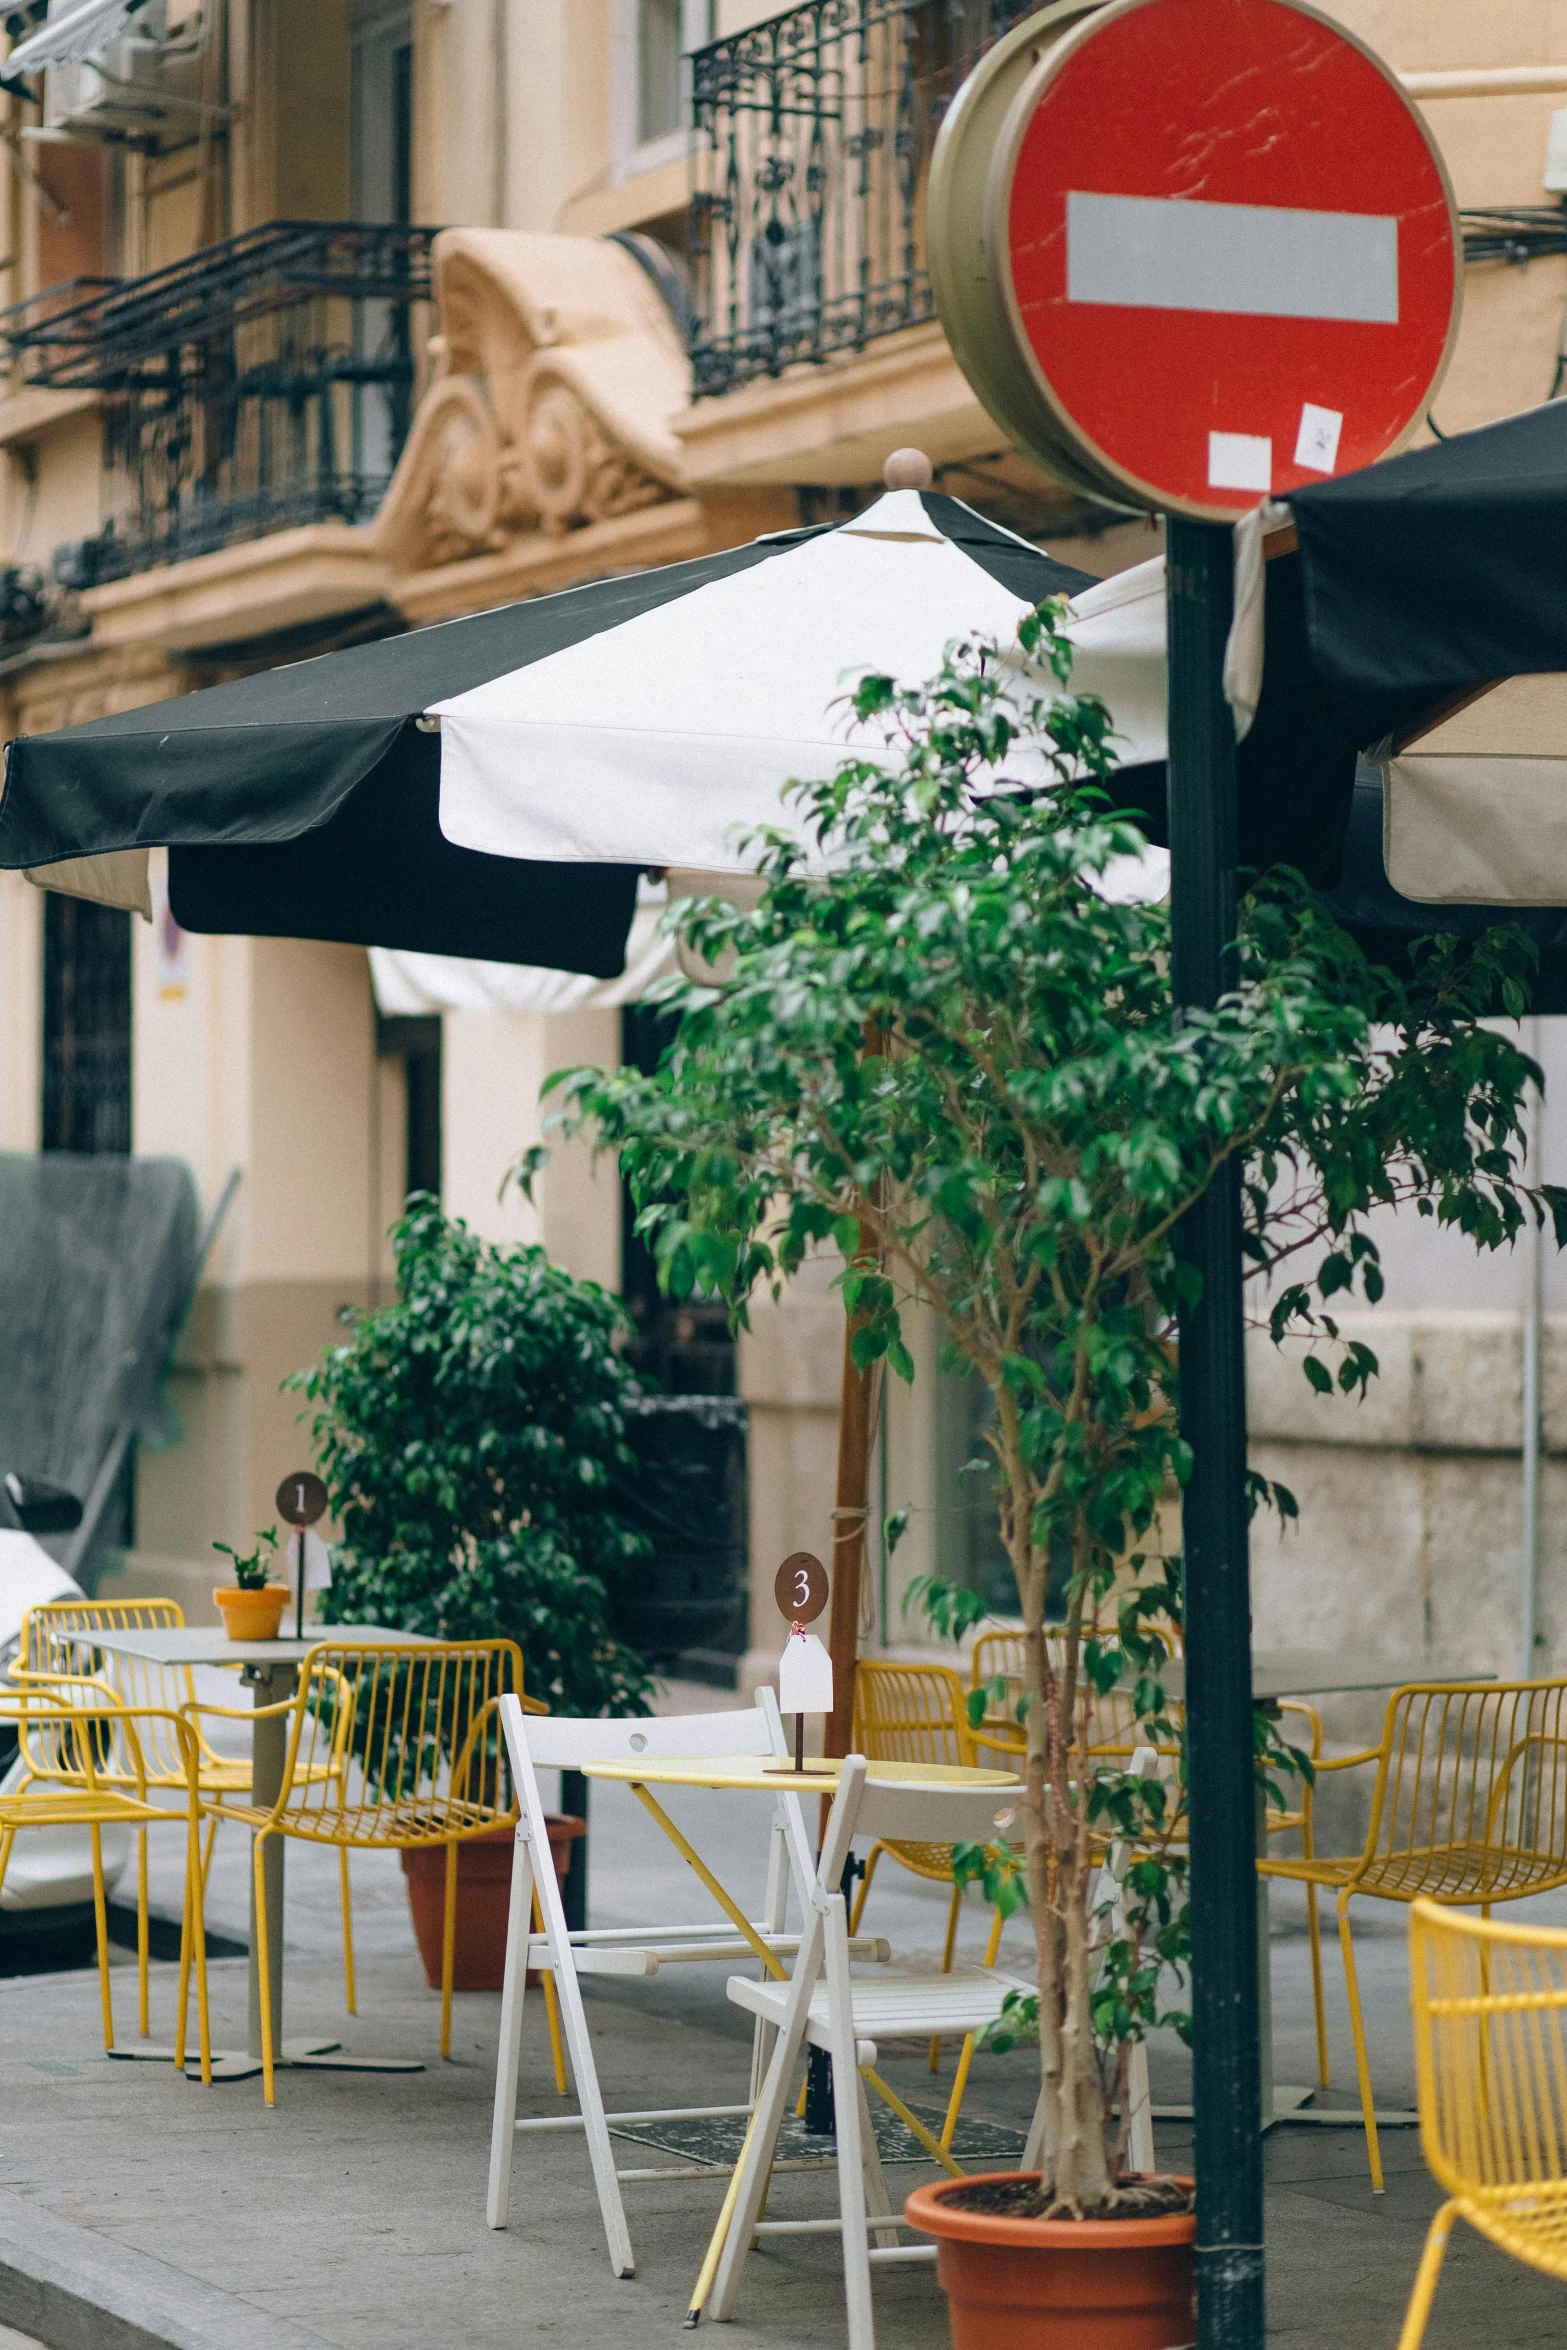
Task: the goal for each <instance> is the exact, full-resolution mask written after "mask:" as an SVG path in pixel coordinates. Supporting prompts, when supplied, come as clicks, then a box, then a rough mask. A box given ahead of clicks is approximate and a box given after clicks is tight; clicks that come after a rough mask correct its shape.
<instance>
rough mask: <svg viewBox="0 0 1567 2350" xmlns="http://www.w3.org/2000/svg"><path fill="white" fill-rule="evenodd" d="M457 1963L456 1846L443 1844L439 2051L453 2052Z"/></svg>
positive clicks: (444, 2052)
mask: <svg viewBox="0 0 1567 2350" xmlns="http://www.w3.org/2000/svg"><path fill="white" fill-rule="evenodd" d="M456 1963H457V1846H456V1844H455V1843H451V1844H448V1845H447V1847H446V1907H445V1914H444V1916H443V1918H442V1922H441V2054H442V2056H443V2057H449V2056H450V2055H451V2053H452V1975H453V1972H454V1970H455V1968H456Z"/></svg>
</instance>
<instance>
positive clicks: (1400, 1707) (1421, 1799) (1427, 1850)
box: [1257, 1681, 1567, 2195]
mask: <svg viewBox="0 0 1567 2350" xmlns="http://www.w3.org/2000/svg"><path fill="white" fill-rule="evenodd" d="M1367 1763H1375V1764H1376V1766H1377V1775H1376V1783H1375V1786H1374V1788H1373V1790H1372V1796H1371V1819H1370V1824H1369V1826H1368V1827H1367V1830H1366V1841H1365V1844H1364V1847H1363V1848H1362V1850H1361V1851H1360V1852H1358V1853H1346V1854H1341V1855H1326V1854H1324V1855H1318V1854H1316V1853H1315V1852H1313V1851H1312V1850H1311V1848H1310V1845H1309V1841H1308V1849H1307V1851H1306V1852H1305V1853H1304V1854H1303V1855H1302V1857H1301V1858H1300V1859H1299V1860H1291V1859H1282V1860H1274V1859H1272V1858H1269V1859H1267V1860H1261V1861H1259V1862H1258V1863H1257V1866H1258V1868H1259V1869H1261V1870H1262V1871H1263V1872H1264V1873H1265V1874H1266V1875H1269V1876H1274V1877H1287V1878H1293V1879H1294V1880H1295V1881H1296V1882H1298V1883H1300V1884H1304V1885H1305V1886H1306V1887H1307V1888H1308V1892H1309V1891H1311V1890H1313V1889H1315V1888H1316V1887H1317V1886H1328V1887H1331V1888H1332V1890H1333V1891H1335V1892H1336V1893H1337V1895H1338V1926H1339V1943H1340V1947H1341V1948H1342V1950H1343V1953H1344V1980H1345V1987H1346V1990H1347V1992H1348V1997H1349V2021H1350V2029H1351V2031H1352V2032H1353V2034H1354V2040H1355V2072H1356V2077H1357V2079H1358V2082H1359V2086H1360V2104H1361V2111H1362V2113H1363V2115H1364V2117H1365V2125H1366V2150H1367V2154H1368V2156H1369V2158H1370V2163H1371V2183H1372V2187H1373V2189H1374V2190H1375V2192H1376V2193H1377V2194H1379V2195H1380V2194H1381V2192H1382V2154H1381V2148H1380V2147H1379V2145H1378V2143H1377V2124H1376V2113H1375V2109H1374V2105H1373V2100H1372V2094H1371V2067H1370V2063H1369V2060H1368V2058H1367V2055H1366V2035H1365V2026H1364V2024H1363V2022H1362V2020H1361V2012H1360V1987H1359V1984H1358V1982H1357V1980H1356V1976H1355V1950H1354V1943H1353V1940H1352V1939H1351V1935H1350V1926H1349V1905H1350V1903H1351V1901H1352V1900H1354V1899H1355V1897H1356V1896H1357V1895H1359V1894H1366V1895H1369V1896H1373V1897H1375V1898H1376V1899H1378V1900H1381V1901H1408V1902H1412V1901H1415V1900H1417V1899H1421V1898H1424V1899H1425V1900H1427V1901H1435V1902H1440V1903H1442V1904H1443V1905H1444V1906H1446V1905H1452V1906H1454V1907H1458V1908H1468V1907H1473V1908H1478V1909H1479V1910H1481V1911H1482V1913H1483V1914H1485V1915H1489V1913H1490V1909H1491V1905H1492V1903H1493V1902H1497V1901H1519V1900H1522V1899H1523V1897H1524V1896H1525V1895H1526V1894H1530V1893H1545V1892H1548V1891H1550V1890H1551V1888H1552V1887H1553V1886H1557V1885H1564V1884H1567V1681H1511V1682H1495V1681H1493V1682H1473V1681H1471V1682H1439V1681H1425V1682H1415V1683H1411V1684H1409V1685H1407V1686H1406V1687H1404V1688H1402V1689H1396V1690H1395V1691H1394V1692H1393V1695H1392V1696H1391V1697H1390V1698H1389V1699H1388V1704H1387V1712H1386V1715H1385V1717H1384V1722H1383V1730H1382V1741H1381V1744H1380V1745H1378V1746H1370V1747H1367V1748H1365V1749H1364V1750H1363V1751H1362V1752H1360V1753H1357V1754H1344V1755H1331V1756H1328V1757H1327V1758H1326V1759H1325V1760H1323V1761H1320V1762H1319V1763H1318V1764H1317V1771H1318V1774H1319V1777H1320V1775H1321V1774H1323V1773H1325V1772H1328V1771H1347V1770H1354V1769H1356V1768H1357V1767H1360V1766H1363V1765H1365V1764H1367ZM1311 1809H1312V1791H1311V1790H1310V1789H1309V1788H1308V1790H1307V1794H1306V1804H1305V1810H1306V1814H1307V1828H1308V1838H1309V1827H1310V1814H1311ZM1316 1996H1317V2044H1318V2050H1319V2061H1320V2062H1321V2069H1322V2077H1323V2080H1324V2083H1325V2082H1326V2078H1327V2066H1326V2062H1325V2054H1326V2030H1325V2024H1324V2018H1323V2010H1322V1990H1321V1975H1320V1972H1319V1973H1318V1975H1317V1979H1316Z"/></svg>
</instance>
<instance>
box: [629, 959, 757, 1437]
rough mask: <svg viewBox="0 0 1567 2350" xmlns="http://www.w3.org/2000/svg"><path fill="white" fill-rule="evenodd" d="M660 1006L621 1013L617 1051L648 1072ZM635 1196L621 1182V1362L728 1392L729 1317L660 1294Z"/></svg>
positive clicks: (685, 1390)
mask: <svg viewBox="0 0 1567 2350" xmlns="http://www.w3.org/2000/svg"><path fill="white" fill-rule="evenodd" d="M679 1019H680V1016H679V1014H678V1013H677V1012H671V1011H667V1010H666V1009H665V1008H664V1006H663V1005H662V1004H628V1005H627V1007H626V1008H625V1010H624V1011H623V1012H622V1013H621V1015H620V1039H621V1041H620V1057H621V1059H622V1061H624V1062H625V1063H627V1065H628V1066H629V1067H631V1068H633V1069H640V1070H641V1071H642V1073H643V1075H644V1076H648V1077H650V1076H651V1075H652V1074H653V1072H654V1070H655V1069H656V1068H657V1067H658V1064H659V1061H660V1059H661V1058H662V1056H663V1053H664V1051H665V1049H666V1047H667V1046H668V1045H669V1043H670V1042H671V1040H672V1039H673V1037H674V1033H675V1030H676V1028H677V1027H678V1025H679ZM636 1216H637V1209H636V1202H635V1201H634V1200H633V1199H632V1196H631V1186H630V1184H629V1183H627V1182H626V1181H625V1180H624V1178H622V1182H621V1207H620V1294H621V1298H622V1300H623V1302H624V1304H625V1308H626V1311H627V1313H628V1314H629V1315H630V1317H631V1327H632V1337H631V1339H630V1341H629V1343H628V1344H627V1347H626V1360H627V1362H628V1363H630V1365H631V1367H632V1369H633V1370H636V1371H642V1372H645V1373H646V1374H647V1376H648V1377H649V1378H650V1379H652V1380H654V1381H655V1382H656V1384H657V1386H658V1387H659V1388H660V1389H661V1390H662V1392H663V1393H664V1394H665V1395H733V1394H734V1392H735V1344H734V1340H733V1339H732V1338H731V1337H730V1335H729V1317H728V1314H727V1313H726V1311H725V1309H724V1308H723V1307H722V1306H721V1305H715V1304H714V1303H713V1302H712V1301H711V1300H710V1299H709V1300H705V1301H703V1300H693V1299H690V1298H686V1299H676V1298H671V1297H666V1296H665V1295H664V1293H663V1291H662V1290H661V1289H660V1288H659V1286H658V1266H657V1264H656V1263H655V1262H654V1258H653V1254H652V1251H651V1250H650V1249H649V1248H648V1247H647V1246H646V1244H645V1243H644V1242H643V1240H642V1239H641V1238H640V1236H639V1235H638V1233H637V1231H636V1228H635V1227H636Z"/></svg>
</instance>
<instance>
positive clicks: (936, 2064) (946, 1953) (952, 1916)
mask: <svg viewBox="0 0 1567 2350" xmlns="http://www.w3.org/2000/svg"><path fill="white" fill-rule="evenodd" d="M962 1907H963V1888H962V1886H961V1885H954V1886H953V1888H952V1899H951V1900H950V1901H949V1902H948V1904H947V1939H946V1943H945V1945H944V1947H943V1949H942V1953H941V1971H942V1973H943V1974H944V1975H950V1974H951V1972H952V1954H953V1952H954V1951H955V1950H956V1948H957V1943H958V1916H959V1913H960V1912H961V1910H962ZM940 2069H941V2034H940V2033H939V2032H938V2033H937V2034H936V2036H935V2038H934V2039H933V2040H932V2041H931V2044H930V2070H931V2071H932V2072H933V2073H934V2072H939V2071H940Z"/></svg>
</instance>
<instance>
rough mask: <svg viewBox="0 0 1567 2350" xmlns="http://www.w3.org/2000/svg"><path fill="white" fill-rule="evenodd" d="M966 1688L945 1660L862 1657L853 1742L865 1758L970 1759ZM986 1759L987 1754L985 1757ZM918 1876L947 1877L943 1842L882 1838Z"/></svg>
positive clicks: (949, 1851) (948, 1852)
mask: <svg viewBox="0 0 1567 2350" xmlns="http://www.w3.org/2000/svg"><path fill="white" fill-rule="evenodd" d="M966 1695H967V1693H966V1691H965V1690H964V1687H963V1683H962V1682H961V1681H960V1680H959V1678H958V1676H957V1674H956V1673H955V1672H954V1671H953V1670H952V1667H951V1666H950V1665H903V1664H889V1663H885V1662H883V1661H882V1660H881V1659H879V1658H869V1657H862V1658H861V1659H860V1662H859V1664H858V1665H857V1666H856V1667H855V1673H854V1745H855V1750H856V1752H857V1753H860V1754H863V1755H865V1756H866V1757H867V1759H868V1760H870V1761H871V1762H910V1763H955V1764H959V1765H972V1763H973V1762H974V1760H975V1751H974V1741H973V1739H972V1737H971V1736H970V1734H969V1727H968V1714H967V1712H966V1710H965V1700H966ZM987 1759H988V1758H987ZM885 1841H886V1845H887V1850H888V1851H889V1852H891V1853H893V1854H895V1855H896V1857H897V1858H898V1859H899V1860H900V1861H902V1863H903V1865H904V1867H905V1868H909V1869H913V1870H915V1871H916V1872H917V1873H918V1874H919V1875H921V1876H929V1877H938V1878H941V1879H943V1880H946V1879H950V1877H951V1873H952V1849H951V1846H950V1845H947V1844H928V1843H924V1842H912V1843H911V1842H908V1841H906V1840H905V1839H903V1838H901V1837H900V1838H899V1839H897V1840H896V1841H893V1840H892V1839H891V1838H887V1839H885Z"/></svg>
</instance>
